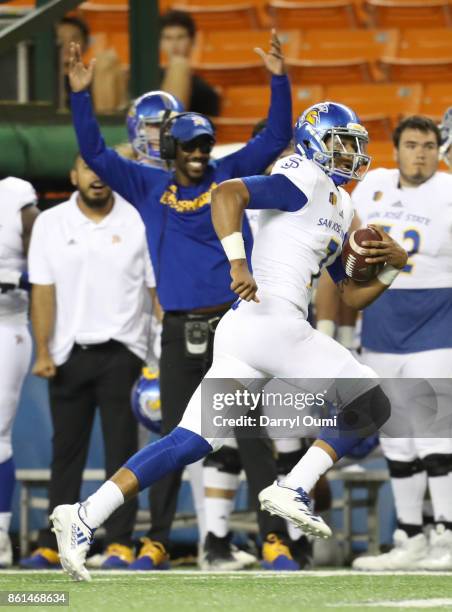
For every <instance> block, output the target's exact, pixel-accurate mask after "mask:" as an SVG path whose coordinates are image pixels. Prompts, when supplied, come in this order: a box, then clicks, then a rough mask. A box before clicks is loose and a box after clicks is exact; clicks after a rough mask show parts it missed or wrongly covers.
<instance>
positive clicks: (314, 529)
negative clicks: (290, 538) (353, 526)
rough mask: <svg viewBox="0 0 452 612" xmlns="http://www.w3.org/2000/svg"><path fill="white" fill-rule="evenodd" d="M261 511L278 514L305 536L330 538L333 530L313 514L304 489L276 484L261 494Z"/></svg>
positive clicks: (309, 500)
mask: <svg viewBox="0 0 452 612" xmlns="http://www.w3.org/2000/svg"><path fill="white" fill-rule="evenodd" d="M259 501H260V504H261V510H267V512H270V514H277V515H278V516H281V517H282V518H284V519H287V520H288V521H291V522H292V523H294V525H296V526H297V527H300V528H301V529H302V530H303V532H304V533H305V534H312V535H313V536H316V537H318V538H329V537H331V535H332V532H331V529H330V528H329V527H328V525H327V524H326V523H325V521H324V520H323V519H322V518H321V517H320V516H316V515H315V514H312V511H311V507H310V506H311V499H310V497H309V495H308V494H307V493H306V491H304V490H303V489H302V488H299V489H289V488H288V487H284V486H283V485H280V484H278V483H277V482H274V483H273V484H272V485H270V486H269V487H267V488H266V489H263V490H262V491H261V492H260V493H259Z"/></svg>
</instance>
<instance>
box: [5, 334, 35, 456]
mask: <svg viewBox="0 0 452 612" xmlns="http://www.w3.org/2000/svg"><path fill="white" fill-rule="evenodd" d="M30 359H31V337H30V332H29V331H28V327H27V326H26V325H0V463H4V462H5V461H7V460H8V459H9V458H10V457H11V456H12V445H11V431H12V427H13V421H14V417H15V414H16V410H17V405H18V403H19V397H20V392H21V389H22V384H23V382H24V378H25V376H26V374H27V371H28V367H29V365H30Z"/></svg>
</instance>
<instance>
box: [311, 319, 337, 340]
mask: <svg viewBox="0 0 452 612" xmlns="http://www.w3.org/2000/svg"><path fill="white" fill-rule="evenodd" d="M316 328H317V331H319V332H322V334H325V336H329V337H330V338H334V331H335V329H336V325H335V323H334V321H330V320H329V319H321V320H320V321H317V325H316Z"/></svg>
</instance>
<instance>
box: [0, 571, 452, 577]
mask: <svg viewBox="0 0 452 612" xmlns="http://www.w3.org/2000/svg"><path fill="white" fill-rule="evenodd" d="M33 574H40V575H45V574H55V575H58V574H61V575H63V571H62V570H17V569H6V570H0V576H1V575H4V576H7V575H10V576H11V575H20V576H23V577H24V576H27V575H33ZM90 574H92V575H93V576H102V577H107V576H112V577H114V576H116V577H117V576H152V577H153V578H157V577H160V576H186V577H189V578H205V577H208V576H228V577H229V576H230V577H231V578H244V579H247V578H249V577H250V576H256V577H259V578H276V577H284V578H299V577H309V578H331V577H334V576H419V577H421V576H429V577H432V576H449V577H450V576H452V572H425V571H418V572H414V571H413V572H393V571H391V572H360V571H356V570H346V569H341V570H311V571H298V572H272V571H264V570H244V571H241V572H205V571H201V570H197V569H193V570H180V569H174V570H170V571H162V570H155V571H149V570H143V571H132V570H91V571H90Z"/></svg>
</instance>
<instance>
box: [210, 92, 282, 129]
mask: <svg viewBox="0 0 452 612" xmlns="http://www.w3.org/2000/svg"><path fill="white" fill-rule="evenodd" d="M269 103H270V88H269V87H268V86H266V85H245V86H242V87H233V86H232V87H226V88H225V89H224V90H223V95H222V98H221V116H222V117H228V118H235V119H238V118H241V119H243V118H253V119H255V123H256V122H257V121H258V120H259V119H262V118H263V117H265V116H266V114H267V110H268V105H269Z"/></svg>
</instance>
